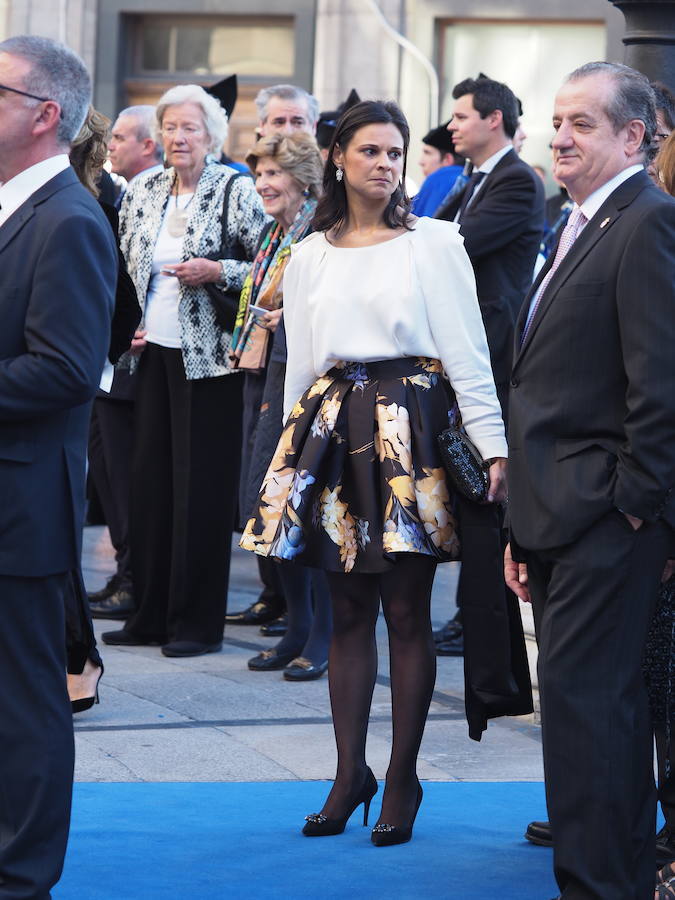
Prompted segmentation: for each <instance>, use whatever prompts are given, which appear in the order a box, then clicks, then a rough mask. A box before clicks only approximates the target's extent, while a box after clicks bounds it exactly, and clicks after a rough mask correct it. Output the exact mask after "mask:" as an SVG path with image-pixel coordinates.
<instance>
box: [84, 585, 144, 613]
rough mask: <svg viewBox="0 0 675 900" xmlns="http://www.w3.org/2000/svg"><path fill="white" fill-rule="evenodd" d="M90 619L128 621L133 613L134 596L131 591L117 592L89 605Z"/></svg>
mask: <svg viewBox="0 0 675 900" xmlns="http://www.w3.org/2000/svg"><path fill="white" fill-rule="evenodd" d="M89 605H90V607H91V617H92V619H128V618H129V616H130V615H131V613H132V612H133V611H134V609H135V606H134V595H133V594H132V592H131V591H125V590H119V591H115V592H114V593H113V594H110V596H109V597H107V598H106V599H105V600H100V601H99V602H98V603H91V602H90V604H89Z"/></svg>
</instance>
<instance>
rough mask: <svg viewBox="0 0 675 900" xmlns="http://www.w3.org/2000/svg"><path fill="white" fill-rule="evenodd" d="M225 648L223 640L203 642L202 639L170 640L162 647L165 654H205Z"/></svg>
mask: <svg viewBox="0 0 675 900" xmlns="http://www.w3.org/2000/svg"><path fill="white" fill-rule="evenodd" d="M222 649H223V642H222V641H218V642H217V643H215V644H202V643H201V642H200V641H169V643H168V644H164V646H163V647H162V653H163V654H164V656H204V655H205V654H206V653H218V651H219V650H222Z"/></svg>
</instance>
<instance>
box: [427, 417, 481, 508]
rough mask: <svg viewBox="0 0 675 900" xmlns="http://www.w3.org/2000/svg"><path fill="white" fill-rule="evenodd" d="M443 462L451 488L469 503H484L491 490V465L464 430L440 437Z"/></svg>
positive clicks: (449, 430)
mask: <svg viewBox="0 0 675 900" xmlns="http://www.w3.org/2000/svg"><path fill="white" fill-rule="evenodd" d="M438 446H439V449H440V452H441V462H442V463H443V468H444V469H445V472H446V475H447V476H448V480H449V481H450V484H451V485H452V487H453V488H454V489H455V490H456V491H457V492H458V493H459V494H461V495H462V496H463V497H466V498H467V500H473V501H474V503H485V502H486V501H487V497H488V488H489V486H490V462H489V461H486V460H484V459H483V457H482V456H481V455H480V453H479V452H478V450H477V448H476V447H475V445H474V444H473V443H472V441H471V440H470V439H469V437H468V435H467V434H466V432H465V431H464V429H463V428H462V427H461V426H459V427H458V426H455V425H451V426H450V427H449V428H446V429H445V431H442V432H441V433H440V434H439V435H438Z"/></svg>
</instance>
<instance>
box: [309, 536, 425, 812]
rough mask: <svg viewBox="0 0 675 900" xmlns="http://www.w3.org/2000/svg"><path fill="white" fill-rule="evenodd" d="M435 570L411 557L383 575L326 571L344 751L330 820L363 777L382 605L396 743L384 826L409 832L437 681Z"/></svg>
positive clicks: (335, 700)
mask: <svg viewBox="0 0 675 900" xmlns="http://www.w3.org/2000/svg"><path fill="white" fill-rule="evenodd" d="M435 571H436V562H435V560H433V559H430V558H429V557H427V556H422V555H417V554H410V555H401V556H399V557H398V560H397V561H396V563H395V564H394V566H393V568H392V569H390V570H389V571H388V572H386V573H384V574H380V575H354V574H342V573H332V572H331V573H328V583H329V587H330V592H331V598H332V602H333V639H332V642H331V646H330V654H329V666H328V680H329V684H330V699H331V707H332V711H333V727H334V729H335V740H336V743H337V751H338V765H337V774H336V776H335V783H334V785H333V788H332V790H331V792H330V794H329V795H328V799H327V800H326V803H325V805H324V807H323V809H322V812H323V814H324V815H326V816H328V817H329V818H339V817H340V816H343V815H344V814H345V812H346V810H347V809H348V807H349V805H350V800H351V798H353V796H354V795H355V794H356V793H357V792H358V791H359V789H360V787H361V785H362V784H363V781H364V778H365V772H366V733H367V730H368V717H369V715H370V704H371V701H372V696H373V688H374V687H375V676H376V674H377V645H376V643H375V623H376V622H377V615H378V611H379V602H380V600H381V601H382V608H383V611H384V616H385V620H386V623H387V631H388V635H389V656H390V673H391V705H392V722H393V741H392V750H391V759H390V761H389V768H388V769H387V781H386V786H385V790H384V797H383V800H382V813H381V815H380V818H379V820H378V821H380V822H387V823H389V824H391V825H399V826H403V825H405V824H406V823H408V822H409V821H410V820H411V819H412V817H413V814H414V811H415V801H416V798H417V772H416V766H417V754H418V752H419V748H420V743H421V741H422V734H423V732H424V725H425V723H426V718H427V713H428V711H429V704H430V702H431V696H432V693H433V690H434V683H435V681H436V653H435V650H434V643H433V638H432V635H431V619H430V600H431V588H432V585H433V581H434V574H435Z"/></svg>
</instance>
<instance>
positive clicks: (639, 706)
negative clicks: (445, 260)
mask: <svg viewBox="0 0 675 900" xmlns="http://www.w3.org/2000/svg"><path fill="white" fill-rule="evenodd" d="M553 124H554V128H555V130H556V135H555V137H554V139H553V151H554V166H555V174H556V177H557V178H559V179H560V180H561V181H562V182H563V183H564V184H565V186H566V187H567V190H568V191H569V194H570V197H571V198H572V200H573V201H574V207H573V209H572V212H571V213H570V218H569V220H568V224H567V226H566V228H565V231H564V232H563V234H562V236H561V240H560V244H559V246H558V250H557V251H556V253H555V254H552V255H551V256H550V257H549V259H548V261H547V265H546V266H545V267H544V269H543V270H542V272H541V273H540V275H539V277H538V279H537V282H536V283H535V285H534V287H533V289H532V292H531V294H530V296H529V297H528V298H527V299H526V302H525V304H524V305H523V309H522V312H521V315H520V317H519V320H518V324H517V336H516V345H515V347H516V349H515V359H514V367H513V373H512V377H511V395H510V401H509V445H510V449H509V457H510V458H509V483H510V505H509V516H510V528H511V546H510V548H507V552H506V559H505V569H506V578H507V583H508V584H509V585H510V587H512V589H513V590H514V591H515V592H516V593H517V594H518V595H519V596H520V597H521V598H522V599H525V600H526V599H529V597H531V599H532V602H533V606H534V614H535V624H536V630H537V638H538V642H539V690H540V695H541V710H542V730H543V745H544V767H545V776H546V796H547V804H548V812H549V817H550V820H551V825H552V829H553V835H554V864H555V874H556V878H557V880H558V884H559V885H560V889H561V896H562V897H563V898H565V900H568V898H569V900H571V898H574V900H586V898H587V900H591V898H594V900H597V898H602V900H629V898H630V900H643V898H649V897H652V896H653V892H654V870H655V855H654V821H655V791H654V779H653V772H652V732H651V726H650V718H649V710H648V703H647V695H646V690H645V685H644V681H643V677H642V671H641V660H642V654H643V647H644V643H645V637H646V634H647V629H648V626H649V623H650V619H651V616H652V613H653V608H654V601H655V598H656V595H657V590H658V586H659V579H660V576H661V573H662V572H663V568H664V564H665V561H666V558H667V556H668V551H669V547H670V542H671V541H672V531H671V527H672V526H673V525H675V493H674V492H673V484H674V483H675V314H674V313H675V302H674V296H673V284H674V277H675V202H673V200H672V199H671V198H669V197H667V196H666V195H665V194H663V193H661V192H660V191H659V190H658V189H657V188H655V187H654V186H653V185H652V184H651V182H650V180H649V178H648V176H647V175H646V173H645V171H644V160H645V152H646V150H647V149H648V147H649V144H650V143H651V141H652V139H653V135H654V130H655V124H656V117H655V109H654V96H653V93H652V91H651V88H650V86H649V83H648V81H647V80H646V79H645V78H644V77H643V76H642V75H640V74H639V73H637V72H635V71H633V70H632V69H629V68H627V67H626V66H619V65H612V64H609V63H591V64H588V65H586V66H583V67H582V68H581V69H578V70H576V71H575V72H573V73H572V75H570V76H569V77H568V79H567V80H566V82H565V83H564V85H563V87H562V88H561V90H560V91H559V93H558V95H557V97H556V102H555V112H554V117H553ZM669 525H670V526H671V527H669ZM514 560H517V562H515V561H514Z"/></svg>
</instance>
